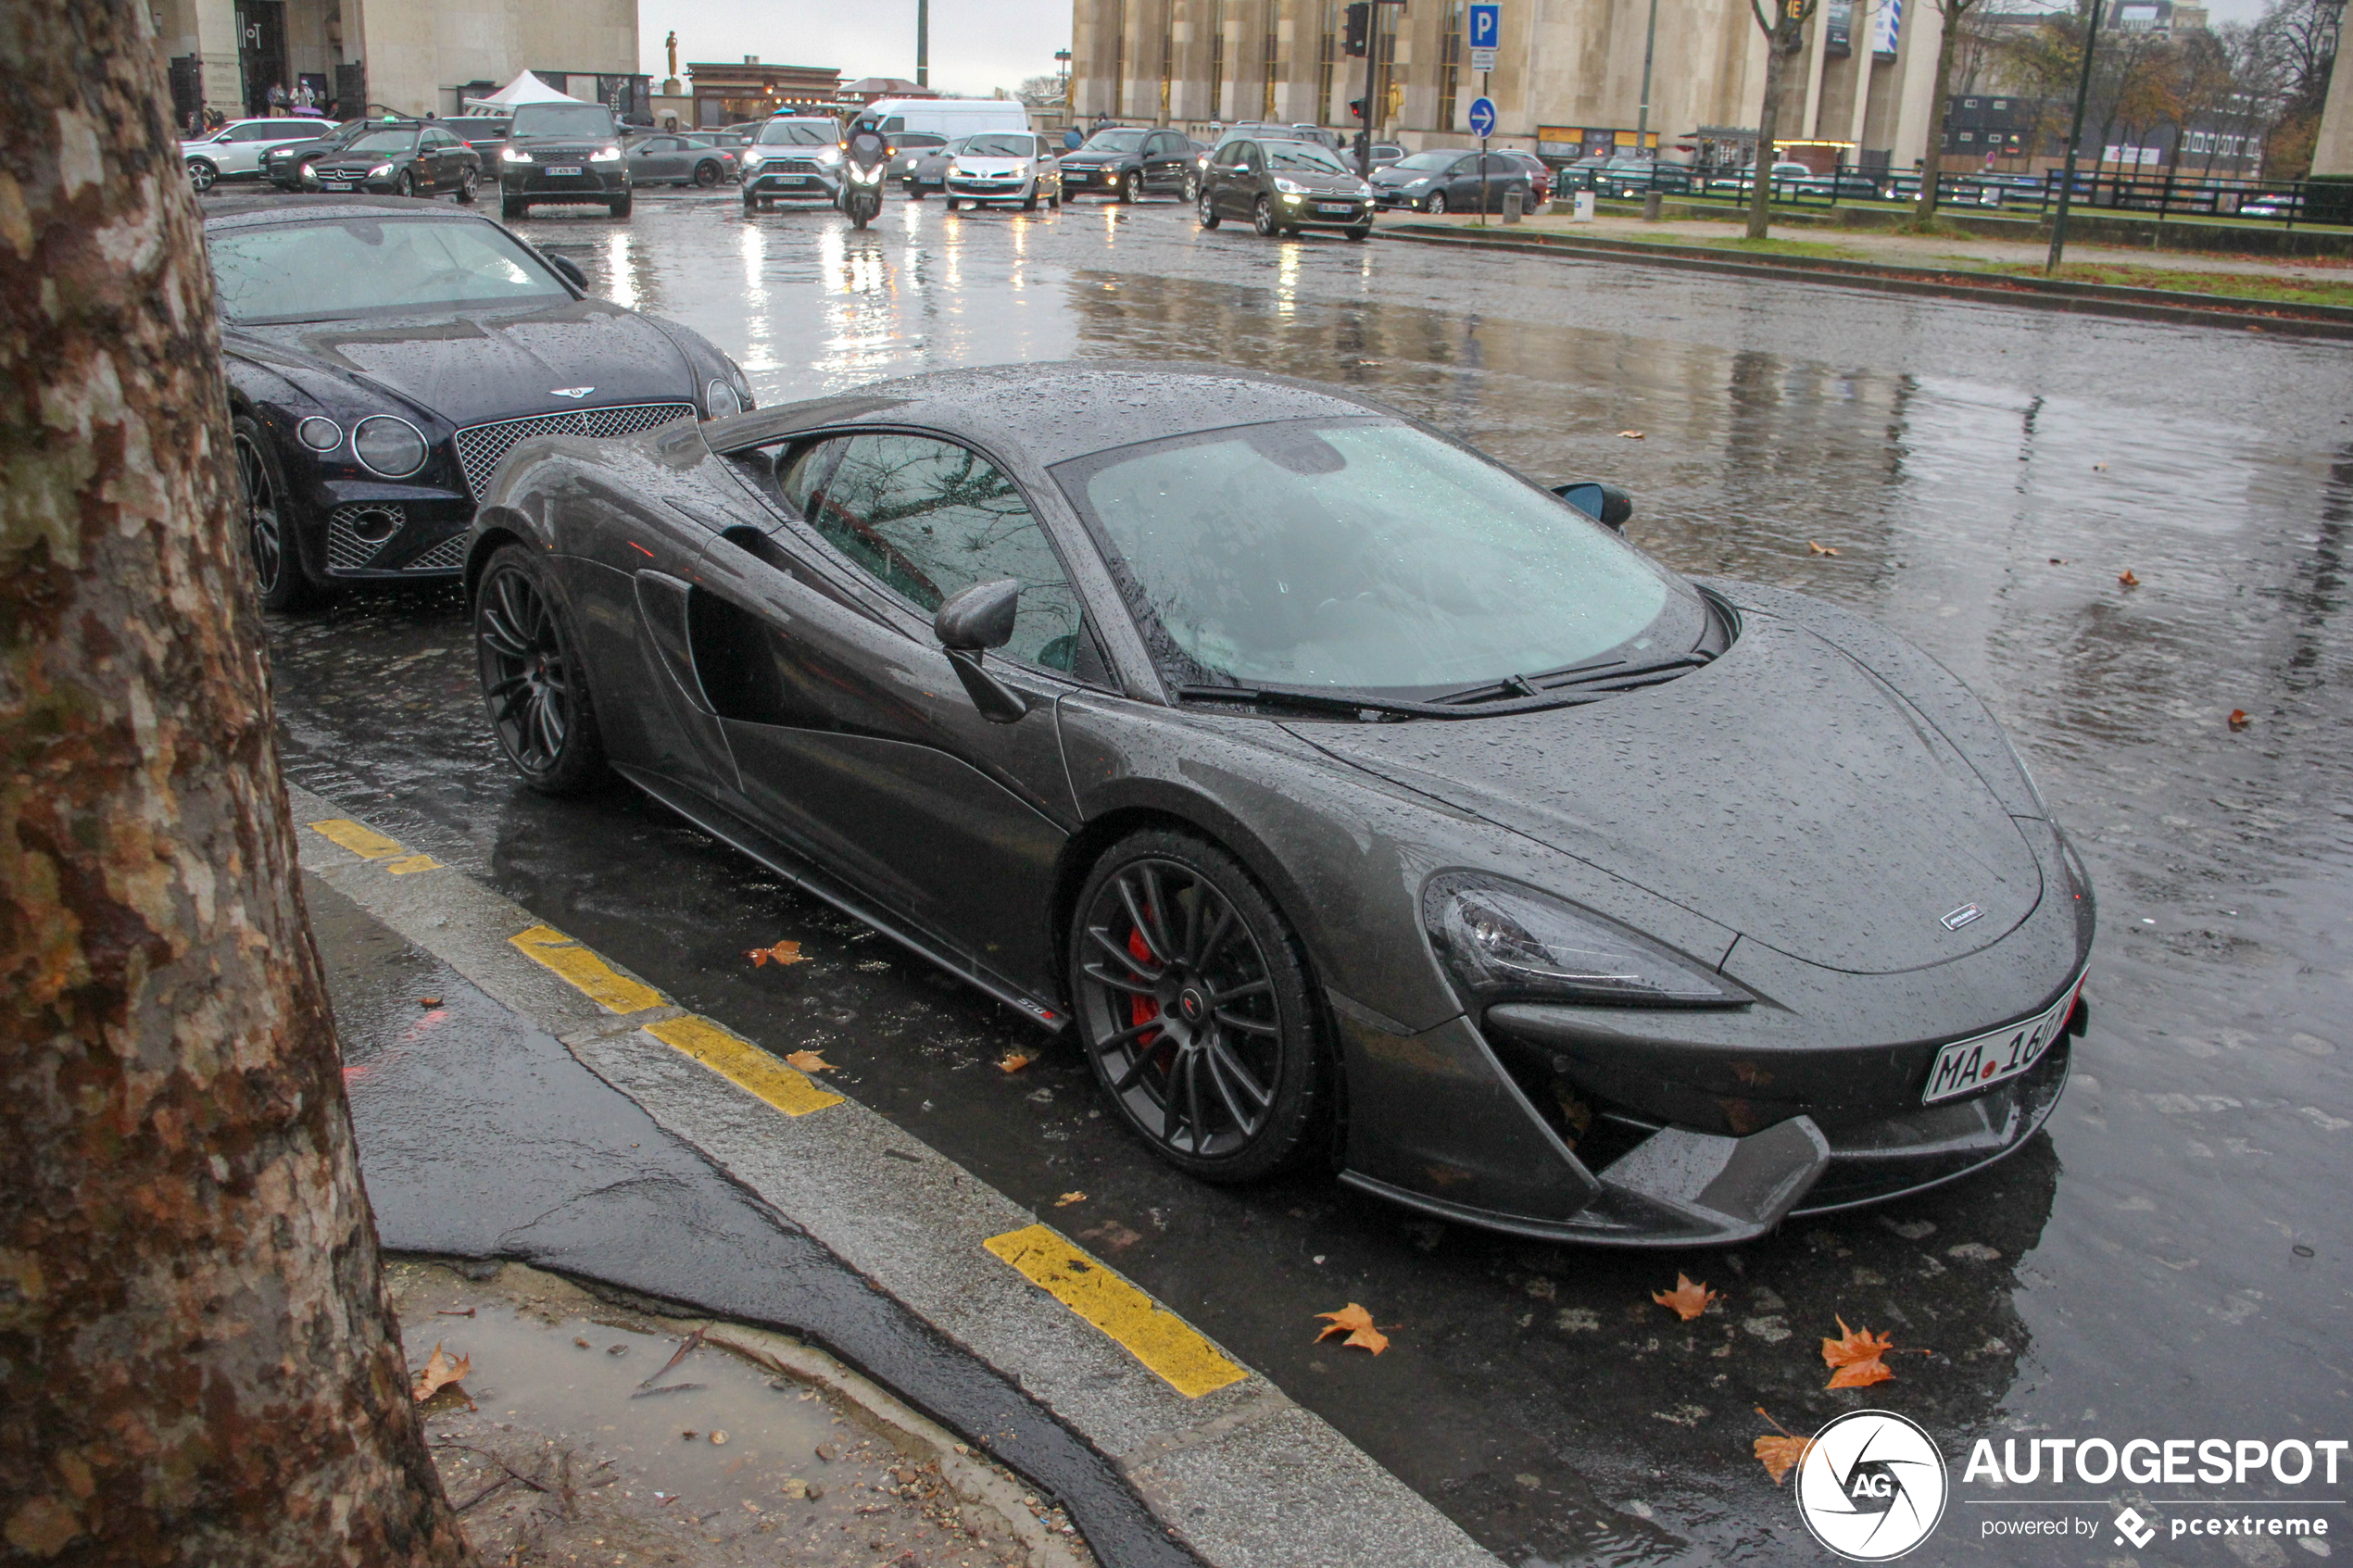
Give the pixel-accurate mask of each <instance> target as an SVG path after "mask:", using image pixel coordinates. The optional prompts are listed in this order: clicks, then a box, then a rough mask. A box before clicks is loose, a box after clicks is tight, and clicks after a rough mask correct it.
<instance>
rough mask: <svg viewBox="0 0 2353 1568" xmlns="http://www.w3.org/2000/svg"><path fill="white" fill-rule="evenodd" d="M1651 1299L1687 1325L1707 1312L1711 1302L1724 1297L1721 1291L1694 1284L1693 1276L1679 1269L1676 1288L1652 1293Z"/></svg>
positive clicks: (1676, 1276) (1676, 1275)
mask: <svg viewBox="0 0 2353 1568" xmlns="http://www.w3.org/2000/svg"><path fill="white" fill-rule="evenodd" d="M1651 1299H1652V1300H1654V1301H1655V1302H1657V1303H1658V1304H1659V1305H1660V1306H1662V1307H1665V1308H1667V1309H1668V1310H1670V1311H1673V1312H1674V1314H1675V1315H1676V1316H1677V1317H1679V1318H1680V1319H1682V1320H1683V1321H1684V1322H1685V1323H1689V1322H1691V1321H1692V1319H1693V1318H1695V1317H1697V1316H1699V1315H1700V1314H1701V1313H1702V1312H1704V1311H1707V1307H1708V1303H1709V1302H1711V1301H1720V1300H1722V1299H1723V1295H1722V1293H1721V1292H1720V1291H1715V1290H1710V1289H1708V1288H1707V1286H1705V1285H1694V1284H1692V1280H1691V1276H1690V1275H1688V1274H1686V1273H1683V1272H1682V1271H1680V1269H1679V1270H1677V1271H1676V1273H1675V1288H1674V1289H1672V1290H1654V1291H1652V1292H1651Z"/></svg>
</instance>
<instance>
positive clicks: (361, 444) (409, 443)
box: [351, 414, 428, 479]
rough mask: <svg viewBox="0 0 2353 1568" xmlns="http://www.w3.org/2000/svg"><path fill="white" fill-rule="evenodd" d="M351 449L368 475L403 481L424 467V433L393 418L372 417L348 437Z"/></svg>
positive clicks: (387, 416)
mask: <svg viewBox="0 0 2353 1568" xmlns="http://www.w3.org/2000/svg"><path fill="white" fill-rule="evenodd" d="M351 449H352V451H353V452H354V453H355V454H357V455H358V457H359V461H360V462H361V463H362V464H364V465H366V467H367V469H368V470H369V471H370V472H371V473H378V474H382V475H383V476H384V478H386V479H406V478H408V477H409V475H410V474H412V473H415V472H416V471H417V470H419V469H421V468H423V467H424V466H425V455H426V452H427V450H428V449H427V447H426V445H425V437H424V433H423V432H422V431H420V430H419V429H418V428H417V427H416V426H415V425H412V424H410V423H409V421H408V420H404V419H401V418H399V417H398V416H396V415H393V414H373V415H371V416H369V417H368V418H367V419H364V420H360V421H359V425H358V426H357V427H355V428H354V429H353V431H352V433H351Z"/></svg>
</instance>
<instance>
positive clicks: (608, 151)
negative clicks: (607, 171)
mask: <svg viewBox="0 0 2353 1568" xmlns="http://www.w3.org/2000/svg"><path fill="white" fill-rule="evenodd" d="M618 157H621V149H620V148H619V147H598V149H597V150H596V151H595V152H593V153H591V154H589V155H588V161H589V162H590V163H610V162H612V161H613V160H614V159H615V158H618Z"/></svg>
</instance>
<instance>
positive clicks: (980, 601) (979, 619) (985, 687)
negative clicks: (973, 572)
mask: <svg viewBox="0 0 2353 1568" xmlns="http://www.w3.org/2000/svg"><path fill="white" fill-rule="evenodd" d="M1020 610H1021V584H1020V583H1016V582H1014V581H1013V579H1012V578H1010V577H1002V578H999V579H998V580H997V581H995V582H993V583H974V584H973V585H972V586H971V587H969V588H966V589H964V590H963V591H962V592H960V593H957V594H954V595H951V596H950V597H949V600H948V602H947V603H946V604H943V605H941V606H940V607H939V609H938V611H937V613H935V614H934V615H933V616H932V618H931V629H932V633H933V635H935V636H937V638H938V639H939V646H941V647H943V648H945V649H947V650H948V662H949V663H950V665H952V666H954V667H955V671H956V679H957V680H958V681H960V682H962V683H963V687H964V695H965V696H968V697H970V698H972V700H973V706H974V707H975V708H976V709H980V716H981V717H982V718H984V719H986V720H988V721H989V722H990V723H992V724H1013V723H1018V722H1019V721H1021V719H1022V717H1023V716H1024V715H1026V713H1027V712H1028V711H1029V704H1027V703H1026V702H1024V701H1023V700H1022V697H1021V694H1020V693H1019V692H1016V691H1014V690H1013V688H1012V687H1010V686H1008V685H1006V684H1005V683H1004V682H1002V681H1000V680H999V679H997V677H996V676H995V675H993V674H991V673H989V671H987V670H985V669H983V668H982V667H981V662H980V656H981V654H982V653H983V652H985V651H986V650H988V649H989V648H1000V647H1003V646H1005V645H1006V644H1007V643H1009V642H1011V641H1012V640H1013V618H1014V616H1016V615H1017V614H1019V613H1020Z"/></svg>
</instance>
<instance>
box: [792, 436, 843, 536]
mask: <svg viewBox="0 0 2353 1568" xmlns="http://www.w3.org/2000/svg"><path fill="white" fill-rule="evenodd" d="M848 445H849V438H848V437H846V436H837V437H836V438H835V439H833V440H831V441H812V442H810V443H809V444H808V445H803V446H797V447H793V448H790V449H788V450H786V451H785V452H784V453H782V454H781V455H780V457H779V460H778V461H777V464H776V488H777V489H779V490H781V491H783V492H784V494H785V501H786V504H787V505H789V506H790V507H791V508H792V509H793V510H794V512H795V513H797V514H798V515H799V516H801V517H803V518H806V517H809V516H811V515H812V512H811V508H812V505H813V504H814V503H815V501H816V498H817V490H818V487H819V486H821V485H823V484H824V483H825V476H826V475H827V474H829V473H831V472H833V470H834V465H835V464H836V463H837V462H839V461H840V460H841V453H842V448H843V447H845V446H848Z"/></svg>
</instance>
